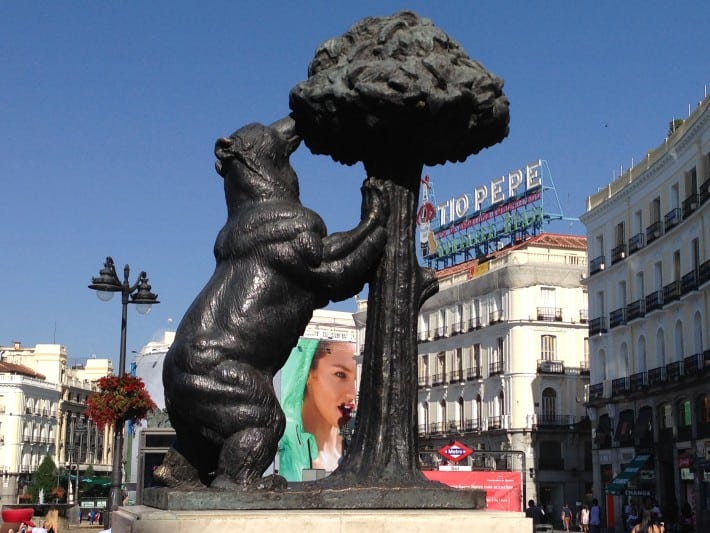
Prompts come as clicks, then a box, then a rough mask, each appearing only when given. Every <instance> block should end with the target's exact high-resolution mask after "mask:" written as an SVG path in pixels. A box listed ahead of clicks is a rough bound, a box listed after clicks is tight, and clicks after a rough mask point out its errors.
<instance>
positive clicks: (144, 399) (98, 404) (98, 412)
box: [86, 374, 157, 428]
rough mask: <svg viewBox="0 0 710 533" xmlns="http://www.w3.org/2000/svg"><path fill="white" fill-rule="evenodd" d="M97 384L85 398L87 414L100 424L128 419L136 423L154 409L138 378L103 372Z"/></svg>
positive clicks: (153, 403) (100, 426)
mask: <svg viewBox="0 0 710 533" xmlns="http://www.w3.org/2000/svg"><path fill="white" fill-rule="evenodd" d="M97 384H98V386H99V392H95V393H93V394H91V395H90V396H89V398H88V399H87V401H86V415H87V416H88V417H90V418H91V419H92V420H93V421H94V422H95V423H96V425H97V426H99V428H103V427H104V426H106V425H113V424H117V423H118V424H123V423H124V422H126V421H128V420H130V421H132V422H133V423H137V422H139V421H140V420H142V419H144V418H145V417H146V415H147V414H148V413H149V412H150V411H152V410H154V409H157V406H156V405H155V402H154V401H153V399H152V398H151V397H150V394H148V391H147V390H145V384H144V383H143V380H142V379H141V378H138V377H135V376H131V375H130V374H124V375H122V376H105V377H103V378H100V379H99V380H98V382H97Z"/></svg>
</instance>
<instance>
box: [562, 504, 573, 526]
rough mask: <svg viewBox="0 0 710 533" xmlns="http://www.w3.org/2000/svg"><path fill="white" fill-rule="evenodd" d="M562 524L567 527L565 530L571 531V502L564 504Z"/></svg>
mask: <svg viewBox="0 0 710 533" xmlns="http://www.w3.org/2000/svg"><path fill="white" fill-rule="evenodd" d="M561 518H562V525H563V526H564V528H565V531H569V528H570V526H571V525H572V509H570V508H569V504H568V503H567V502H565V504H564V506H563V507H562V517H561Z"/></svg>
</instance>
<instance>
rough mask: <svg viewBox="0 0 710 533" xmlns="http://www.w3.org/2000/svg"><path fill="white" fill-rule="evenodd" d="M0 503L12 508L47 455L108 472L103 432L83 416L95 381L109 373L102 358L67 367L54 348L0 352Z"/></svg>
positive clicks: (108, 456)
mask: <svg viewBox="0 0 710 533" xmlns="http://www.w3.org/2000/svg"><path fill="white" fill-rule="evenodd" d="M0 352H2V360H1V361H0V469H2V483H0V498H2V501H4V502H8V503H15V502H16V501H17V497H18V495H19V494H21V493H22V491H23V487H24V486H25V485H26V484H27V483H29V479H30V475H31V473H32V472H34V471H35V470H36V468H37V466H39V464H40V463H41V462H42V459H43V458H44V457H45V456H46V455H49V456H50V457H51V458H52V460H53V461H54V463H55V464H56V465H57V466H58V467H59V466H64V467H67V468H72V469H73V470H76V469H77V465H78V468H79V470H80V471H85V470H86V469H87V468H89V466H91V467H92V468H93V469H94V471H95V472H97V473H101V472H106V473H107V472H110V471H111V453H110V444H108V443H110V442H111V441H110V440H109V436H110V433H109V428H105V429H104V430H99V429H98V427H96V425H95V424H92V422H91V420H90V419H88V418H87V417H86V415H85V413H84V411H85V409H86V404H85V402H86V399H87V398H88V396H89V394H91V393H92V392H94V391H95V390H96V384H95V381H96V380H97V379H98V378H99V377H101V376H104V375H106V374H108V373H110V372H111V364H110V361H109V360H108V359H90V360H88V361H87V363H86V364H85V365H75V366H74V367H69V366H68V365H67V351H66V348H65V347H64V346H61V345H59V344H38V345H36V346H35V347H33V348H29V347H23V346H22V344H21V343H19V342H16V343H15V344H14V345H12V346H3V347H0Z"/></svg>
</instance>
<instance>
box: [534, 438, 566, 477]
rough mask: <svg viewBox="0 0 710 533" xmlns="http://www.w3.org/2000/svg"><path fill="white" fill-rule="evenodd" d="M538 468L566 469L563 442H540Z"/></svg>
mask: <svg viewBox="0 0 710 533" xmlns="http://www.w3.org/2000/svg"><path fill="white" fill-rule="evenodd" d="M538 468H539V469H540V470H564V460H563V459H562V444H561V443H559V442H557V441H550V440H548V441H541V442H540V458H539V459H538Z"/></svg>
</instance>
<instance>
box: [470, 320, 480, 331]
mask: <svg viewBox="0 0 710 533" xmlns="http://www.w3.org/2000/svg"><path fill="white" fill-rule="evenodd" d="M481 327H483V326H481V319H480V318H478V317H475V318H469V319H468V330H469V331H473V330H474V329H481Z"/></svg>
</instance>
